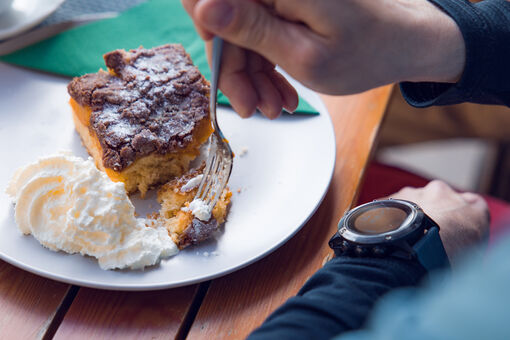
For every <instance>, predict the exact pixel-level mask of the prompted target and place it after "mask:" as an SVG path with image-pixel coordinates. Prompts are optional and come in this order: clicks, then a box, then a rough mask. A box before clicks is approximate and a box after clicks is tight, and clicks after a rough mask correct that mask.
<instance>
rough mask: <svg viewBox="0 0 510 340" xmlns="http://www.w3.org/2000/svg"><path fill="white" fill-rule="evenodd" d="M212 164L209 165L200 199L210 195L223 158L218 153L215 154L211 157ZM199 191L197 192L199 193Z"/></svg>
mask: <svg viewBox="0 0 510 340" xmlns="http://www.w3.org/2000/svg"><path fill="white" fill-rule="evenodd" d="M211 159H212V160H211V166H210V167H209V172H208V173H206V174H205V176H206V177H205V182H203V183H204V187H203V188H202V191H199V192H198V193H199V194H200V199H202V200H204V199H206V198H207V196H208V195H209V192H210V190H211V188H212V187H213V183H214V181H215V177H216V176H214V174H216V173H217V172H218V167H219V165H220V163H221V158H220V157H218V155H217V154H214V155H213V157H211ZM198 193H197V194H198Z"/></svg>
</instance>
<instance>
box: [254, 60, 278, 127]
mask: <svg viewBox="0 0 510 340" xmlns="http://www.w3.org/2000/svg"><path fill="white" fill-rule="evenodd" d="M247 57H248V73H249V74H250V77H251V79H252V83H253V86H254V87H255V89H256V90H257V96H258V99H259V100H258V103H257V107H258V108H259V110H260V112H262V114H264V115H265V116H266V117H268V118H269V119H275V118H277V117H278V116H279V115H280V113H281V111H282V106H283V100H282V98H281V95H280V91H279V90H278V89H277V88H276V86H275V85H274V84H273V82H272V81H271V78H270V77H269V76H268V74H270V73H272V72H273V71H274V67H275V66H274V64H272V63H270V62H269V61H267V60H266V59H264V58H263V57H261V56H260V55H259V54H257V53H254V52H247Z"/></svg>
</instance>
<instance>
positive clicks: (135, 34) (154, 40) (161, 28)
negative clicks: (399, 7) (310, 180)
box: [0, 0, 317, 114]
mask: <svg viewBox="0 0 510 340" xmlns="http://www.w3.org/2000/svg"><path fill="white" fill-rule="evenodd" d="M165 43H181V44H182V45H183V46H184V48H185V49H186V51H187V52H188V53H189V54H190V55H191V58H192V59H193V62H194V63H195V65H197V66H198V68H199V69H200V71H201V72H202V74H204V76H205V77H206V78H209V75H210V71H209V66H208V64H207V59H206V56H205V52H204V44H203V41H202V40H201V39H200V38H199V36H198V34H197V33H196V32H195V29H194V28H193V23H192V21H191V19H190V18H189V16H188V15H187V13H186V11H185V10H184V8H183V7H182V5H181V2H180V1H179V0H151V1H148V2H146V3H143V4H141V5H139V6H136V7H133V8H131V9H129V10H127V11H125V12H124V13H122V14H121V15H119V16H117V17H115V18H112V19H105V20H101V21H96V22H93V23H91V24H88V25H84V26H80V27H77V28H74V29H71V30H69V31H66V32H63V33H60V34H59V35H57V36H55V37H52V38H50V39H47V40H44V41H41V42H39V43H37V44H35V45H32V46H29V47H26V48H24V49H22V50H19V51H16V52H14V53H12V54H9V55H6V56H2V57H0V60H1V61H5V62H8V63H11V64H15V65H19V66H24V67H28V68H32V69H37V70H43V71H47V72H51V73H56V74H60V75H65V76H80V75H83V74H85V73H94V72H97V70H99V69H100V68H105V66H104V60H103V58H102V56H103V54H104V53H106V52H109V51H112V50H115V49H119V48H122V49H133V48H137V47H139V46H144V47H145V48H151V47H154V46H158V45H163V44H165ZM218 103H219V104H223V105H228V104H229V102H228V99H227V98H226V97H225V96H224V95H223V94H220V95H219V96H218ZM296 112H299V113H305V114H317V111H316V110H315V109H314V108H313V107H312V106H310V105H309V104H308V103H307V102H305V101H304V100H303V99H300V101H299V106H298V109H297V110H296Z"/></svg>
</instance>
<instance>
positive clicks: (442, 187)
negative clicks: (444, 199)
mask: <svg viewBox="0 0 510 340" xmlns="http://www.w3.org/2000/svg"><path fill="white" fill-rule="evenodd" d="M423 189H424V190H425V191H428V192H429V193H431V194H434V195H439V196H441V195H450V196H451V195H452V194H457V192H456V191H455V190H453V188H452V187H451V186H449V185H448V184H446V183H445V182H443V181H441V180H438V179H435V180H433V181H430V182H429V183H428V184H427V185H426V186H425V187H424V188H423Z"/></svg>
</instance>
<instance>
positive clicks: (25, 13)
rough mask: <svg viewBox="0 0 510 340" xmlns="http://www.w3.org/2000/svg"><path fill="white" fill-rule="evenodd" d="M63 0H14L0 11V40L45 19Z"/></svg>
mask: <svg viewBox="0 0 510 340" xmlns="http://www.w3.org/2000/svg"><path fill="white" fill-rule="evenodd" d="M63 2H64V0H44V1H41V0H14V2H13V3H12V5H11V8H10V9H8V10H6V11H5V12H2V13H0V40H2V39H7V38H9V37H12V36H14V35H16V34H18V33H21V32H23V31H26V30H28V29H29V28H32V27H34V26H35V25H37V24H39V23H40V22H42V21H43V20H44V19H46V18H47V17H48V16H49V15H50V14H51V13H53V12H54V11H55V10H56V9H57V8H58V7H59V6H60V5H61V4H62V3H63Z"/></svg>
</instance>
